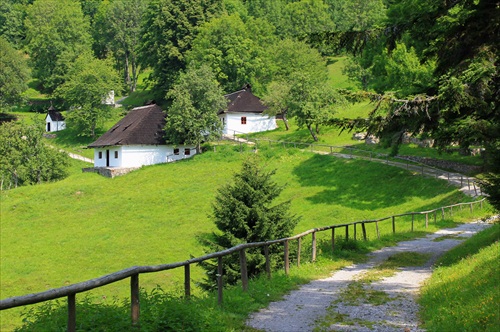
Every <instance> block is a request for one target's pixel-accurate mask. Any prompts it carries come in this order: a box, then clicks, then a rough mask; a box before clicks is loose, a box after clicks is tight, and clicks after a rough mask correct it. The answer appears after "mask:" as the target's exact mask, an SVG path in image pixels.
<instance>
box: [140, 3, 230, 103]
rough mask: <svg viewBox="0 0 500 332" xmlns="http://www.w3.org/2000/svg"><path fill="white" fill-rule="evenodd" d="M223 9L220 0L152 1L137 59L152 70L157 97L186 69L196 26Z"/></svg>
mask: <svg viewBox="0 0 500 332" xmlns="http://www.w3.org/2000/svg"><path fill="white" fill-rule="evenodd" d="M221 10H222V0H151V2H150V3H149V5H148V7H147V9H146V11H145V14H144V21H143V25H142V44H141V46H140V59H141V63H142V64H143V66H144V67H149V68H151V69H152V70H153V72H152V74H151V77H150V78H151V80H152V81H153V82H154V85H155V90H156V91H157V94H159V95H158V97H159V98H163V97H164V96H165V92H166V91H168V90H169V89H170V88H171V87H172V85H173V83H174V82H175V80H176V79H177V77H178V75H179V73H180V72H181V71H182V70H184V69H185V68H186V59H185V55H186V52H187V51H188V50H190V49H191V45H192V41H193V39H194V38H195V37H196V33H197V28H198V26H200V25H201V24H202V23H204V22H207V21H208V20H210V18H212V17H214V16H215V15H217V14H218V13H220V12H221Z"/></svg>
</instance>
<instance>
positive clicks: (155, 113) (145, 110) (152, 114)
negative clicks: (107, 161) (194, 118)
mask: <svg viewBox="0 0 500 332" xmlns="http://www.w3.org/2000/svg"><path fill="white" fill-rule="evenodd" d="M164 126H165V113H163V111H162V109H161V108H160V106H158V105H155V104H153V105H148V106H141V107H136V108H134V109H132V110H131V111H130V112H129V113H128V114H127V115H126V116H125V117H124V118H123V119H121V120H120V121H119V122H118V123H117V124H115V125H114V126H113V127H112V128H111V129H110V130H108V131H107V132H105V133H104V134H103V135H102V136H101V137H99V138H98V139H97V140H96V141H95V142H94V143H92V144H90V145H89V148H98V147H104V146H114V145H163V144H165V139H164V138H163V136H164V135H165V133H164V131H163V127H164Z"/></svg>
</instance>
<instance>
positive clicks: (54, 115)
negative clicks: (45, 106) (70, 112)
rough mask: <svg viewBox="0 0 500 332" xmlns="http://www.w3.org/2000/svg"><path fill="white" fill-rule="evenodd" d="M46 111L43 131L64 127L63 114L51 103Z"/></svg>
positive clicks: (57, 129)
mask: <svg viewBox="0 0 500 332" xmlns="http://www.w3.org/2000/svg"><path fill="white" fill-rule="evenodd" d="M48 111H49V112H48V113H47V116H46V117H45V131H47V132H49V133H50V132H54V131H59V130H63V129H66V121H64V116H63V115H62V114H61V112H58V111H56V109H55V108H54V107H53V106H52V105H50V107H49V110H48Z"/></svg>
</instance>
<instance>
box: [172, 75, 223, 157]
mask: <svg viewBox="0 0 500 332" xmlns="http://www.w3.org/2000/svg"><path fill="white" fill-rule="evenodd" d="M167 98H169V99H171V100H172V104H171V105H170V107H169V109H168V111H167V124H166V126H165V139H166V140H167V142H170V143H173V144H195V145H196V146H197V149H198V152H201V151H200V145H201V142H202V141H203V140H209V139H212V138H215V137H219V136H220V134H221V131H222V124H221V122H220V120H219V118H218V116H217V114H218V112H219V111H220V110H223V109H225V108H226V106H227V101H226V98H224V95H223V92H222V90H221V88H220V87H219V84H218V83H217V80H216V79H215V76H214V74H213V72H212V71H211V70H210V68H209V67H208V66H201V67H200V68H194V67H190V68H188V70H187V71H186V73H183V74H181V75H180V77H179V80H178V82H177V83H176V84H175V85H174V86H173V87H172V89H171V90H170V91H169V92H168V94H167Z"/></svg>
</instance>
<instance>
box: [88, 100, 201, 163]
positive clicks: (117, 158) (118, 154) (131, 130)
mask: <svg viewBox="0 0 500 332" xmlns="http://www.w3.org/2000/svg"><path fill="white" fill-rule="evenodd" d="M164 126H165V113H164V112H163V111H162V109H161V108H160V107H159V106H158V105H155V104H153V105H148V106H142V107H136V108H134V109H132V110H131V111H130V112H129V113H128V114H127V115H126V116H125V117H124V118H123V119H121V120H120V121H119V122H118V123H116V124H115V125H114V126H113V127H112V128H111V129H110V130H108V131H107V132H106V133H104V134H103V135H102V136H101V137H99V138H98V139H97V140H96V141H95V142H94V143H92V144H90V145H89V146H88V147H89V148H93V149H94V167H107V168H135V167H141V166H145V165H153V164H159V163H167V162H171V161H175V160H179V159H184V158H189V157H192V156H193V155H194V154H196V149H195V147H194V146H175V147H174V146H173V145H167V144H166V143H165V139H164V137H163V136H164V135H165V133H164V131H163V127H164Z"/></svg>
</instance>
